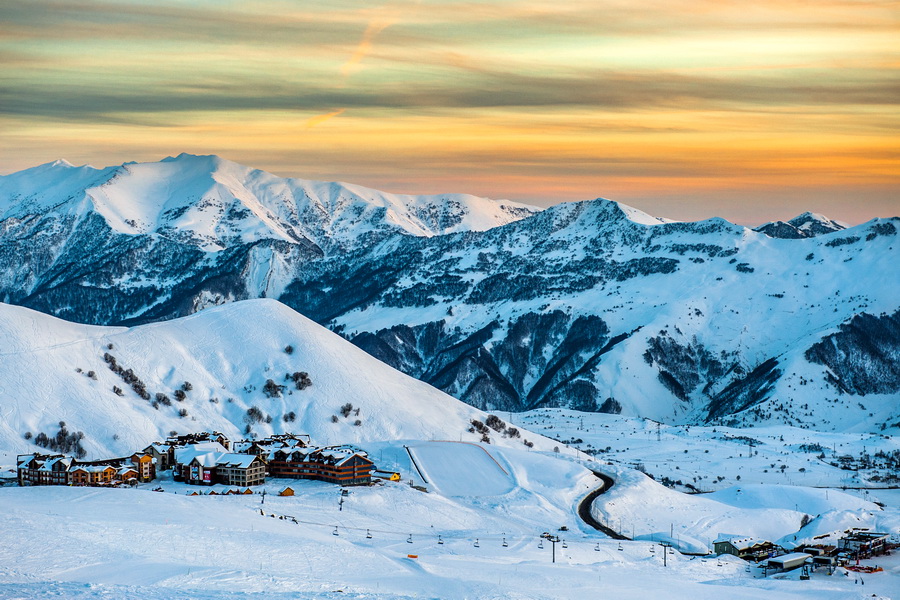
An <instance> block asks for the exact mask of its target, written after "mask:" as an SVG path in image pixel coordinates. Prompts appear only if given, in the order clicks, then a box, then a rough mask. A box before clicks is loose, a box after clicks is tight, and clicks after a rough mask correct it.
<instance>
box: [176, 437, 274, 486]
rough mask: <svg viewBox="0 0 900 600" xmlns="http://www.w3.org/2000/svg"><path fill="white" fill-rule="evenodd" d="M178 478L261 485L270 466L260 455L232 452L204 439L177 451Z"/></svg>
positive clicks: (188, 480) (210, 483)
mask: <svg viewBox="0 0 900 600" xmlns="http://www.w3.org/2000/svg"><path fill="white" fill-rule="evenodd" d="M174 478H175V480H176V481H184V482H185V483H190V484H194V485H213V484H215V483H224V484H225V485H239V486H245V485H261V484H263V483H265V480H266V465H265V462H263V460H262V459H261V458H260V457H259V456H257V455H256V454H237V453H231V452H228V451H227V450H226V449H225V448H224V447H223V446H222V445H221V444H220V443H218V442H201V443H198V444H191V445H188V446H184V447H183V448H177V449H176V450H175V473H174Z"/></svg>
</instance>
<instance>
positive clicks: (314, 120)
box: [304, 108, 347, 129]
mask: <svg viewBox="0 0 900 600" xmlns="http://www.w3.org/2000/svg"><path fill="white" fill-rule="evenodd" d="M345 110H347V109H346V108H339V109H337V110H333V111H331V112H330V113H325V114H324V115H316V116H315V117H311V118H309V119H307V120H306V123H304V127H306V128H307V129H311V128H313V127H315V126H316V125H321V124H322V123H324V122H325V121H327V120H328V119H330V118H331V117H336V116H338V115H339V114H341V113H343V112H344V111H345Z"/></svg>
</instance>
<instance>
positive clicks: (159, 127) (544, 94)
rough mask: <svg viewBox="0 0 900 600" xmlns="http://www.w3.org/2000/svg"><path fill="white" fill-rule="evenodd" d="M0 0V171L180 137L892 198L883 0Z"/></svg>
mask: <svg viewBox="0 0 900 600" xmlns="http://www.w3.org/2000/svg"><path fill="white" fill-rule="evenodd" d="M0 5H2V10H0V19H2V23H0V64H2V65H3V67H2V71H0V127H2V130H3V131H4V136H2V139H0V170H2V172H10V171H14V170H17V169H19V168H25V167H28V166H32V165H33V164H36V163H38V162H44V161H46V160H51V159H54V158H58V157H60V156H65V157H66V158H68V159H69V160H70V161H73V162H90V163H95V164H113V163H120V162H122V161H125V160H133V159H136V160H142V159H156V158H159V157H160V156H165V155H168V154H172V153H177V152H180V151H182V150H185V151H194V152H207V153H219V154H223V155H226V156H228V157H229V158H232V159H235V160H241V161H243V162H247V163H250V164H252V165H253V166H258V167H262V168H268V169H270V170H273V171H275V172H278V173H279V174H284V175H296V176H302V177H309V178H321V179H341V180H350V181H355V182H358V183H363V184H368V185H373V186H376V187H382V188H387V189H391V190H395V191H408V192H420V191H421V192H426V191H467V192H472V193H477V194H484V195H491V196H495V197H499V196H503V197H513V198H517V199H522V200H526V201H531V202H538V203H543V204H548V203H552V202H555V201H559V200H564V199H580V198H589V197H595V196H598V195H604V196H607V197H612V198H615V199H619V200H624V201H626V202H632V203H635V204H638V205H639V206H641V207H642V208H644V209H645V210H648V211H650V212H656V213H658V214H661V215H664V216H670V217H675V218H699V217H703V216H709V215H712V214H720V215H723V216H726V217H730V218H733V219H736V220H742V221H748V222H753V221H754V220H757V221H759V220H765V219H769V218H788V217H790V216H793V212H802V210H806V209H813V210H817V211H819V212H828V211H829V210H830V213H831V215H832V216H834V217H837V218H843V219H845V220H849V221H861V220H865V219H867V218H870V217H872V216H876V215H881V216H884V215H888V214H897V213H900V210H898V205H900V203H898V202H897V191H898V182H900V175H898V174H900V160H898V157H900V142H898V139H900V136H898V135H897V134H898V125H900V111H898V110H897V109H898V106H897V104H898V102H900V100H898V99H900V78H898V72H897V67H898V65H900V47H898V45H897V44H896V39H898V33H900V31H898V30H900V27H898V12H897V8H896V4H895V3H892V2H856V1H840V0H838V1H834V2H829V1H827V0H826V1H823V2H817V3H816V4H815V6H813V5H810V4H809V3H808V2H792V1H780V2H777V3H776V2H770V1H763V2H758V3H753V4H747V3H743V2H721V1H719V2H712V1H705V0H699V1H697V0H692V1H690V2H687V1H685V2H679V1H672V0H668V1H666V2H655V1H651V2H647V3H640V4H636V3H633V2H625V1H624V0H622V1H618V0H605V1H601V2H597V1H595V0H592V1H580V0H572V1H570V2H566V3H561V2H558V1H557V2H549V1H543V0H503V1H498V0H491V1H486V2H464V1H463V2H428V1H422V2H411V1H407V2H402V1H397V2H389V3H387V4H383V5H373V4H371V3H368V2H362V1H360V2H355V1H352V0H351V1H345V2H338V3H321V4H315V5H313V4H312V3H297V2H287V1H275V0H267V1H261V2H255V3H252V4H250V3H238V2H221V1H216V2H212V1H210V2H205V1H195V2H185V1H167V2H160V1H154V2H140V1H125V0H109V1H99V0H98V1H86V0H72V1H65V0H59V1H52V0H32V1H30V2H12V1H9V2H5V1H3V0H0Z"/></svg>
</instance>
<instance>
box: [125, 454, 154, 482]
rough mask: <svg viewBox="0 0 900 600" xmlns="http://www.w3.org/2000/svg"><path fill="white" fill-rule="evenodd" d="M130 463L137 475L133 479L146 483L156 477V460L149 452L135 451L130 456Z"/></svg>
mask: <svg viewBox="0 0 900 600" xmlns="http://www.w3.org/2000/svg"><path fill="white" fill-rule="evenodd" d="M130 458H131V464H132V465H134V469H135V471H137V476H136V477H135V479H137V480H138V481H140V482H141V483H147V482H148V481H153V480H154V479H156V461H154V460H153V457H152V456H151V455H150V454H147V453H145V452H135V453H134V454H132V455H131V456H130Z"/></svg>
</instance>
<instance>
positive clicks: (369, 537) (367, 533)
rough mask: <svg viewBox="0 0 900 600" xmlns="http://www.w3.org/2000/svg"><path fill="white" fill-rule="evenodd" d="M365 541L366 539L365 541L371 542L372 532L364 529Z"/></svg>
mask: <svg viewBox="0 0 900 600" xmlns="http://www.w3.org/2000/svg"><path fill="white" fill-rule="evenodd" d="M366 539H367V540H371V539H372V532H371V531H369V530H368V529H366Z"/></svg>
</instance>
